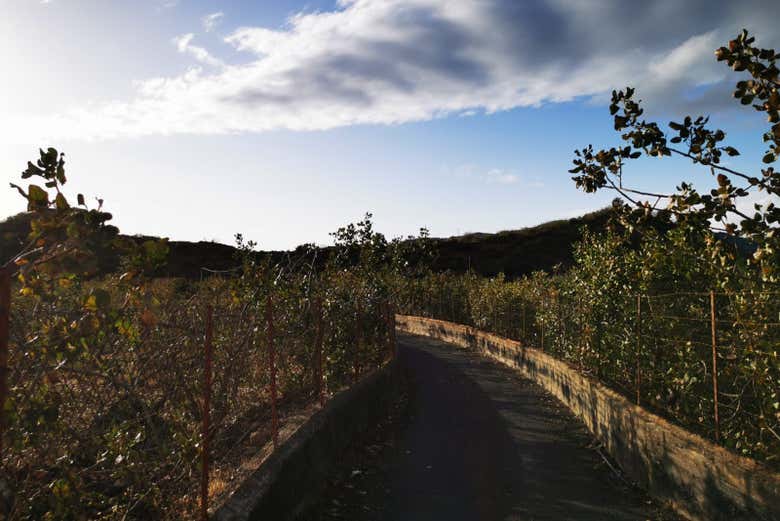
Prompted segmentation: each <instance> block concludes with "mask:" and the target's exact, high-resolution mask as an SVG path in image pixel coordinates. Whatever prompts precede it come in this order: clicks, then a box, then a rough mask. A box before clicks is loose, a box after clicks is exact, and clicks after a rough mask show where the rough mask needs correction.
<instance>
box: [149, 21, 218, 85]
mask: <svg viewBox="0 0 780 521" xmlns="http://www.w3.org/2000/svg"><path fill="white" fill-rule="evenodd" d="M194 38H195V35H194V34H193V33H187V34H183V35H181V36H177V37H176V38H174V39H173V44H174V45H176V48H177V49H178V50H179V52H181V53H186V54H189V55H190V56H192V57H193V58H195V59H196V60H198V61H199V62H201V63H204V64H206V65H211V66H212V67H224V65H225V64H224V63H223V62H222V60H220V59H219V58H216V57H214V56H212V55H211V53H209V52H208V51H207V50H206V49H204V48H203V47H198V46H197V45H192V40H193V39H194ZM153 85H154V84H151V85H150V84H149V83H147V84H146V85H145V87H146V88H147V89H148V88H149V87H150V86H153Z"/></svg>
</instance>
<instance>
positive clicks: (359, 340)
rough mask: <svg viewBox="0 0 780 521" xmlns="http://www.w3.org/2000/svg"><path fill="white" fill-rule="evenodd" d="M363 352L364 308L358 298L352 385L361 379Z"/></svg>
mask: <svg viewBox="0 0 780 521" xmlns="http://www.w3.org/2000/svg"><path fill="white" fill-rule="evenodd" d="M362 350H363V307H362V306H361V303H360V298H359V297H358V301H357V308H356V309H355V355H354V356H353V357H352V383H357V381H358V380H359V379H360V353H361V352H362Z"/></svg>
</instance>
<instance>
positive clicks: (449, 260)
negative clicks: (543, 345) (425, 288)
mask: <svg viewBox="0 0 780 521" xmlns="http://www.w3.org/2000/svg"><path fill="white" fill-rule="evenodd" d="M611 212H612V209H611V207H609V208H604V209H602V210H599V211H596V212H592V213H589V214H586V215H583V216H582V217H577V218H574V219H562V220H558V221H550V222H547V223H544V224H540V225H538V226H532V227H530V228H523V229H520V230H508V231H502V232H498V233H472V234H467V235H461V236H458V237H450V238H447V239H435V243H436V246H437V248H438V251H439V257H438V258H437V260H436V262H435V264H434V268H435V269H436V270H439V271H444V270H452V271H458V272H462V271H467V270H468V269H469V268H470V269H472V270H474V271H475V272H477V273H479V274H481V275H485V276H493V275H497V274H498V273H501V272H503V273H504V274H505V275H506V276H507V277H510V278H512V277H519V276H522V275H527V274H529V273H531V272H533V271H537V270H545V271H549V270H551V269H552V268H553V266H555V265H556V264H562V265H563V266H564V267H565V266H570V265H571V264H572V262H573V261H574V258H573V256H572V245H573V244H574V243H575V242H576V241H577V240H579V239H580V237H581V236H582V228H583V227H586V228H588V229H590V230H602V229H604V228H605V226H606V223H607V220H608V219H609V216H610V214H611Z"/></svg>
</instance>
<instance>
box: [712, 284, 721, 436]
mask: <svg viewBox="0 0 780 521" xmlns="http://www.w3.org/2000/svg"><path fill="white" fill-rule="evenodd" d="M710 329H711V333H712V401H713V407H714V413H715V442H716V443H720V418H719V417H718V342H717V337H716V334H715V291H710Z"/></svg>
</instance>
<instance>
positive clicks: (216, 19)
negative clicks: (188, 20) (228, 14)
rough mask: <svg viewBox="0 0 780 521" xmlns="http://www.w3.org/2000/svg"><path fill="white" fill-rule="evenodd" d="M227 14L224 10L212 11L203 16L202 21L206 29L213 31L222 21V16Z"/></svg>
mask: <svg viewBox="0 0 780 521" xmlns="http://www.w3.org/2000/svg"><path fill="white" fill-rule="evenodd" d="M224 16H225V13H223V12H221V11H220V12H217V13H211V14H207V15H206V16H204V17H203V18H201V22H202V23H203V29H205V30H206V32H207V33H208V32H211V31H213V30H214V29H215V28H216V27H217V25H219V23H220V22H221V21H222V18H223V17H224Z"/></svg>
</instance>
